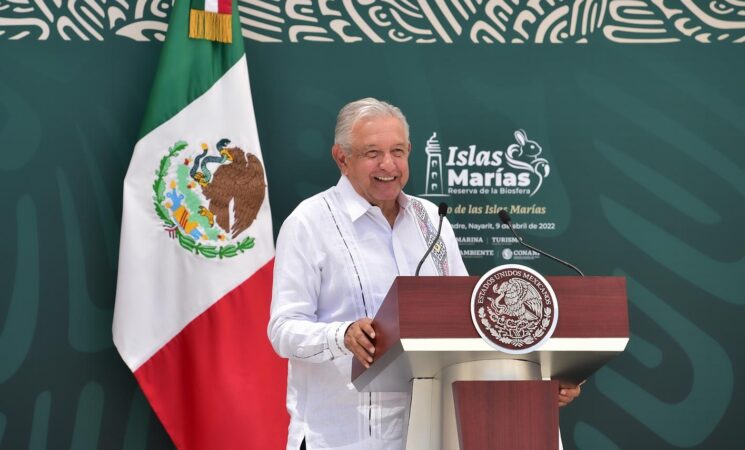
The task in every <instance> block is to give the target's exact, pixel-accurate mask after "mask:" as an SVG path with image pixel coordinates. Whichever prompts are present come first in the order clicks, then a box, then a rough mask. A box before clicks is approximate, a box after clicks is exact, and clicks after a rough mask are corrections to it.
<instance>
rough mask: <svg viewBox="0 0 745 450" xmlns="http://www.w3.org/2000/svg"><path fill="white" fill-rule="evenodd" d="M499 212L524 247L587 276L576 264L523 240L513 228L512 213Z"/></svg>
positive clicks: (503, 221) (501, 210) (500, 218)
mask: <svg viewBox="0 0 745 450" xmlns="http://www.w3.org/2000/svg"><path fill="white" fill-rule="evenodd" d="M497 214H498V215H499V220H501V221H502V223H503V224H505V225H507V226H508V227H510V231H512V234H514V235H515V237H516V238H517V241H518V242H519V243H520V245H522V246H523V247H527V248H529V249H531V250H533V251H535V252H538V253H540V254H541V255H543V256H546V257H548V258H550V259H553V260H554V261H556V262H558V263H561V264H564V265H565V266H567V267H569V268H571V269H572V270H574V271H575V272H577V273H578V274H580V275H581V276H583V277H584V276H585V274H584V273H582V271H581V270H579V269H578V268H577V267H576V266H575V265H573V264H570V263H568V262H566V261H564V260H563V259H559V258H557V257H555V256H553V255H549V254H548V253H546V252H544V251H542V250H538V249H537V248H535V247H533V246H532V245H528V244H526V243H525V242H523V238H521V237H520V236H518V235H517V233H516V232H515V229H514V228H512V219H511V218H510V215H509V214H507V211H505V210H503V209H500V210H499V212H498V213H497Z"/></svg>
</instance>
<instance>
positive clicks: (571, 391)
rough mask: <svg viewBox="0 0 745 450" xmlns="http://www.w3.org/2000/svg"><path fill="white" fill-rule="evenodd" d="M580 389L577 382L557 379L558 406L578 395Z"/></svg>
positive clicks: (566, 403) (567, 402)
mask: <svg viewBox="0 0 745 450" xmlns="http://www.w3.org/2000/svg"><path fill="white" fill-rule="evenodd" d="M581 390H582V388H581V387H580V385H579V384H574V383H572V382H569V381H559V407H562V406H566V405H568V404H570V403H572V401H573V400H574V399H575V398H577V397H579V393H580V391H581Z"/></svg>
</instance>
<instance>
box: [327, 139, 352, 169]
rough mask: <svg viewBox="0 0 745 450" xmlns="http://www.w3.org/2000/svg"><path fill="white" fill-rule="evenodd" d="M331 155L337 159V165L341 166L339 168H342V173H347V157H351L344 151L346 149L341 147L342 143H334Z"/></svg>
mask: <svg viewBox="0 0 745 450" xmlns="http://www.w3.org/2000/svg"><path fill="white" fill-rule="evenodd" d="M331 156H333V157H334V161H336V165H337V166H338V167H339V170H341V173H342V174H344V175H346V174H347V158H349V155H347V154H346V153H345V152H344V149H343V148H341V145H339V144H334V146H333V147H331Z"/></svg>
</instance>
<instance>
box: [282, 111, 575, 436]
mask: <svg viewBox="0 0 745 450" xmlns="http://www.w3.org/2000/svg"><path fill="white" fill-rule="evenodd" d="M334 139H335V140H334V142H335V143H334V146H333V147H332V149H331V153H332V156H333V158H334V160H335V161H336V164H337V166H338V167H339V169H340V171H341V174H342V176H341V178H340V179H339V182H338V183H337V184H336V186H334V187H332V188H330V189H328V190H327V191H324V192H322V193H320V194H317V195H315V196H313V197H311V198H309V199H307V200H305V201H303V202H302V203H301V204H300V205H299V206H298V207H297V209H295V211H293V212H292V214H290V216H289V217H288V218H287V220H286V221H285V222H284V224H283V225H282V228H281V230H280V233H279V237H278V238H277V251H276V257H275V267H274V288H273V296H272V307H271V319H270V321H269V329H268V333H269V338H270V340H271V341H272V345H273V346H274V349H275V350H276V351H277V353H278V354H279V355H281V356H283V357H285V358H289V359H290V363H289V374H288V380H287V409H288V411H289V413H290V416H291V419H290V429H289V437H288V442H287V449H288V450H290V449H292V450H296V449H298V448H300V446H301V443H303V441H305V445H306V446H307V448H308V449H309V450H310V449H319V448H323V449H336V450H358V449H392V450H399V449H402V448H403V445H404V439H405V432H406V422H407V418H408V408H409V403H410V396H409V394H408V393H369V392H357V390H356V389H355V388H354V386H353V385H352V384H351V382H350V371H351V363H352V357H355V358H357V359H358V360H359V361H360V362H361V363H362V364H363V365H364V366H366V367H369V365H370V364H371V363H372V362H373V361H374V359H375V345H374V343H375V328H374V324H373V323H372V319H371V318H372V317H373V316H374V315H375V313H376V312H377V311H378V309H379V308H380V305H381V303H382V301H383V299H384V297H385V294H386V293H387V290H388V288H389V287H390V285H391V283H392V282H393V280H394V278H395V277H396V276H398V275H413V274H414V272H415V270H416V266H417V264H418V263H419V260H420V259H421V257H422V256H423V255H424V253H425V252H426V250H427V248H428V244H429V243H431V242H432V239H434V236H435V234H436V230H437V221H438V216H437V207H436V206H435V205H434V204H432V203H431V202H428V201H426V200H423V199H417V198H415V197H411V196H409V195H406V194H404V193H403V191H402V190H403V187H404V186H405V185H406V182H407V181H408V178H409V166H408V158H409V153H410V152H411V144H410V143H409V126H408V123H407V122H406V118H405V117H404V116H403V114H402V113H401V111H400V110H399V109H398V108H396V107H395V106H392V105H390V104H388V103H385V102H381V101H379V100H376V99H373V98H366V99H362V100H358V101H355V102H352V103H349V104H348V105H346V106H344V107H343V108H342V109H341V111H340V112H339V116H338V118H337V123H336V132H335V138H334ZM438 244H439V245H437V246H436V247H437V250H436V251H434V252H433V253H432V254H431V255H430V256H429V257H428V258H427V261H425V263H424V264H423V265H422V269H421V272H420V273H421V274H422V275H442V276H447V275H467V272H466V268H465V266H464V264H463V260H462V259H461V256H460V252H459V250H458V244H457V241H456V240H455V234H454V233H453V229H452V228H451V226H450V224H449V222H447V220H445V221H444V223H443V226H442V235H441V237H440V239H439V243H438ZM570 388H571V389H574V387H572V386H566V387H565V390H567V389H570ZM577 393H578V388H577ZM574 396H576V394H575V393H574V391H572V392H565V393H564V394H562V395H561V398H562V399H563V400H562V401H563V402H565V403H567V402H569V401H571V399H572V398H574Z"/></svg>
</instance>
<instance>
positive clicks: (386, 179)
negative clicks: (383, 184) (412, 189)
mask: <svg viewBox="0 0 745 450" xmlns="http://www.w3.org/2000/svg"><path fill="white" fill-rule="evenodd" d="M395 178H396V177H375V179H376V180H379V181H393V180H394V179H395Z"/></svg>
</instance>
